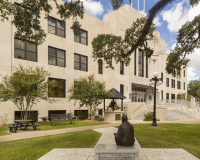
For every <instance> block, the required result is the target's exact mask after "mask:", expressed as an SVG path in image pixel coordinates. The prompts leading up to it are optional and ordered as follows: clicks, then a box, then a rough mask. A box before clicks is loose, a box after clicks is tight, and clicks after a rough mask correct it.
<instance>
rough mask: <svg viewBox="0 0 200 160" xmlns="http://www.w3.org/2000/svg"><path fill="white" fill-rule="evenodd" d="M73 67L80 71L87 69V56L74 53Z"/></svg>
mask: <svg viewBox="0 0 200 160" xmlns="http://www.w3.org/2000/svg"><path fill="white" fill-rule="evenodd" d="M84 59H85V62H84ZM74 69H76V70H81V71H88V59H87V56H83V55H80V54H77V53H74Z"/></svg>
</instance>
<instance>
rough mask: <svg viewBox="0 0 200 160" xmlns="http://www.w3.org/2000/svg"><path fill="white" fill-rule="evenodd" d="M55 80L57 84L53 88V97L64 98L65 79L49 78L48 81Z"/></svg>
mask: <svg viewBox="0 0 200 160" xmlns="http://www.w3.org/2000/svg"><path fill="white" fill-rule="evenodd" d="M52 80H55V81H56V83H57V86H55V88H53V97H59V98H65V80H63V79H55V78H49V81H52Z"/></svg>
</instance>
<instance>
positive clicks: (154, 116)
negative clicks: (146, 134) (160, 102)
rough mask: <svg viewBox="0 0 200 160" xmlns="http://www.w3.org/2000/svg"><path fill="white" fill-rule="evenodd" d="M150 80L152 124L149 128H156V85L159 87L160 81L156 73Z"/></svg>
mask: <svg viewBox="0 0 200 160" xmlns="http://www.w3.org/2000/svg"><path fill="white" fill-rule="evenodd" d="M153 77H154V78H152V79H150V82H149V85H154V111H153V123H152V125H151V126H153V127H156V126H157V123H156V85H157V86H159V85H161V84H162V79H161V78H157V77H158V72H154V73H153Z"/></svg>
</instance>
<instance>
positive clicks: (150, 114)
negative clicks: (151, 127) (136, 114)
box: [143, 111, 160, 121]
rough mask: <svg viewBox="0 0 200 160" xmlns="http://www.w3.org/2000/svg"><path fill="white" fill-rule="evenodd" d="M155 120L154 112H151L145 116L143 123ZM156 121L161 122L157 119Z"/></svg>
mask: <svg viewBox="0 0 200 160" xmlns="http://www.w3.org/2000/svg"><path fill="white" fill-rule="evenodd" d="M152 120H153V112H151V111H149V112H147V113H146V114H144V119H143V121H152ZM156 121H160V120H159V119H156Z"/></svg>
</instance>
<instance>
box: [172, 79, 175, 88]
mask: <svg viewBox="0 0 200 160" xmlns="http://www.w3.org/2000/svg"><path fill="white" fill-rule="evenodd" d="M171 83H172V88H175V80H174V79H172V80H171Z"/></svg>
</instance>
